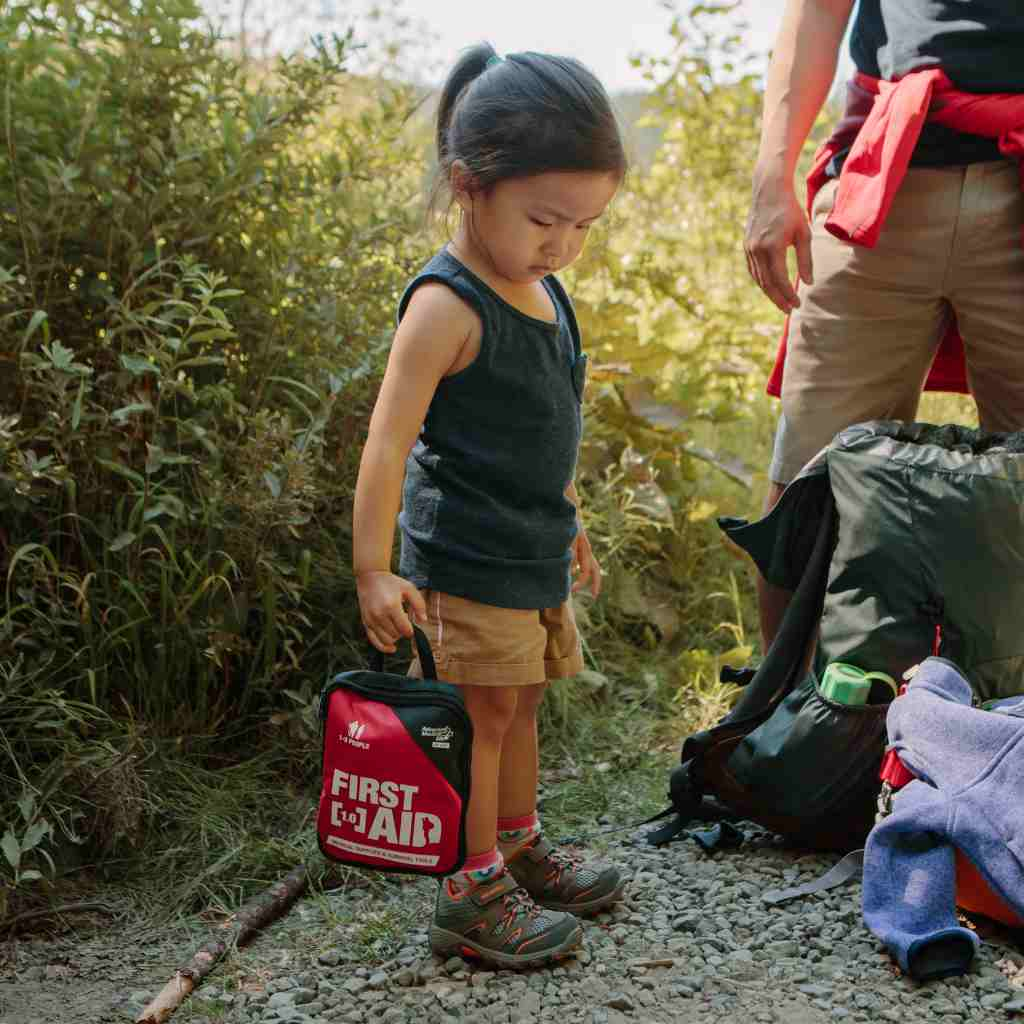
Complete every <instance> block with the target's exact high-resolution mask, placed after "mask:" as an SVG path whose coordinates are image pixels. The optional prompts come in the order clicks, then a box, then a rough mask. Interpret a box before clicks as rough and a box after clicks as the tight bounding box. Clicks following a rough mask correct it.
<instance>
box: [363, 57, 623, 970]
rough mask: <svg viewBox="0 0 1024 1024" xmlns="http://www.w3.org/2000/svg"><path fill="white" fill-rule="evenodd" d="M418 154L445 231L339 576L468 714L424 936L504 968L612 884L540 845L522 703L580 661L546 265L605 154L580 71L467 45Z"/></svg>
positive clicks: (381, 630)
mask: <svg viewBox="0 0 1024 1024" xmlns="http://www.w3.org/2000/svg"><path fill="white" fill-rule="evenodd" d="M437 152H438V161H439V173H440V178H439V181H440V182H441V183H442V184H443V185H445V186H447V188H448V191H449V193H450V198H451V200H453V201H454V203H455V204H457V206H458V208H459V211H460V221H459V226H458V229H457V230H456V232H455V234H454V237H453V238H452V240H451V241H450V242H449V243H448V245H446V246H445V247H444V248H443V249H442V250H441V251H440V252H439V253H438V254H437V255H436V256H434V258H433V259H432V260H431V261H430V262H429V263H428V264H427V265H426V267H424V269H423V270H422V271H421V273H420V274H419V275H418V276H417V277H416V278H415V279H414V280H413V281H412V282H411V284H410V285H409V286H408V288H407V289H406V292H405V294H404V296H403V297H402V300H401V302H400V304H399V309H398V319H399V326H398V330H397V332H396V334H395V339H394V343H393V346H392V349H391V355H390V358H389V360H388V366H387V371H386V372H385V375H384V381H383V383H382V385H381V390H380V395H379V397H378V399H377V404H376V407H375V409H374V411H373V416H372V418H371V421H370V430H369V436H368V438H367V442H366V448H365V450H364V451H363V456H362V462H361V465H360V469H359V480H358V483H357V485H356V496H355V513H354V566H355V572H356V580H357V585H358V591H359V605H360V609H361V612H362V618H363V623H364V624H365V626H366V631H367V634H368V636H369V638H370V641H371V643H373V644H374V646H376V647H377V648H378V649H379V650H381V651H385V652H393V651H394V650H395V643H396V641H397V640H398V638H399V636H410V635H411V634H412V625H411V622H410V617H409V615H410V613H411V616H412V618H414V619H415V620H416V621H417V622H418V623H420V624H421V625H422V626H423V628H424V629H425V630H426V632H427V635H428V637H429V638H430V642H431V646H432V648H433V652H434V657H435V659H436V661H437V668H438V675H439V677H440V678H442V679H445V680H448V681H449V682H452V683H456V684H458V685H459V686H460V688H461V690H462V694H463V696H464V698H465V703H466V707H467V710H468V712H469V715H470V718H471V719H472V722H473V729H474V741H473V757H472V769H471V797H470V804H469V809H468V815H467V838H468V853H469V857H468V859H467V861H466V863H465V866H464V868H463V870H462V871H460V872H459V873H458V874H456V875H453V876H451V877H449V878H446V879H445V880H444V882H443V883H442V885H441V887H440V891H439V893H438V898H437V905H436V908H435V911H434V919H433V924H432V927H431V931H430V941H431V945H432V947H433V949H434V950H435V952H437V953H439V954H441V955H442V956H449V955H452V954H456V955H465V956H470V957H475V958H477V959H480V960H483V961H485V962H487V963H489V964H491V965H493V966H497V967H513V968H514V967H525V966H530V965H534V964H538V963H544V962H548V961H552V960H556V959H559V958H560V957H562V956H565V955H566V954H568V953H569V952H571V951H572V950H573V949H575V948H576V947H577V946H579V945H580V943H581V940H582V929H581V928H580V925H579V922H578V921H577V920H576V917H575V916H574V915H576V914H587V913H593V912H595V911H597V910H599V909H601V908H603V907H606V906H608V905H609V904H611V903H613V902H614V901H616V900H618V899H619V898H620V896H621V892H622V884H621V880H620V877H619V873H618V871H617V870H616V869H615V868H613V867H604V868H598V867H590V866H586V865H583V864H581V863H579V862H578V861H577V860H576V859H575V858H572V857H570V856H567V855H566V854H565V853H563V852H561V851H559V850H556V849H554V848H553V847H552V846H551V844H550V843H549V842H548V841H547V840H546V839H545V838H544V837H543V835H542V834H541V829H540V824H539V822H538V820H537V708H538V706H539V704H540V701H541V698H542V697H543V695H544V690H545V684H546V682H547V681H548V680H551V679H562V678H565V677H567V676H572V675H575V674H576V673H577V672H579V671H580V670H581V669H582V667H583V662H582V658H581V654H580V643H579V638H578V636H577V633H576V625H575V622H574V620H573V614H572V606H571V604H570V603H569V594H570V577H571V574H572V573H573V572H575V574H576V577H577V578H576V580H575V583H573V584H572V589H573V590H577V589H579V588H580V587H582V586H585V585H589V586H590V588H591V590H592V592H593V593H594V595H595V596H596V595H597V594H598V592H599V591H600V584H601V571H600V568H599V567H598V565H597V562H596V561H595V559H594V556H593V553H592V551H591V548H590V543H589V541H588V540H587V535H586V533H585V532H584V530H583V527H582V525H581V523H580V521H579V516H578V511H577V506H578V498H577V494H576V489H575V486H574V484H573V476H574V472H575V468H576V458H577V453H578V449H579V442H580V430H581V414H580V403H581V401H582V397H583V383H584V377H585V372H584V371H585V367H586V357H585V356H584V355H583V354H582V352H581V351H580V335H579V328H578V327H577V324H576V319H575V316H574V314H573V309H572V305H571V303H570V302H569V298H568V296H567V295H566V293H565V291H564V290H563V288H562V285H561V284H560V283H559V281H558V279H557V278H556V277H555V276H554V272H555V271H558V270H562V269H563V268H564V267H567V266H569V264H570V263H572V262H573V260H575V259H576V257H577V256H579V254H580V251H581V250H582V248H583V243H584V240H585V239H586V236H587V231H588V229H589V228H590V226H591V225H592V224H593V223H594V222H595V221H596V220H597V219H598V217H600V216H601V214H602V213H603V212H604V210H605V208H606V207H607V206H608V203H609V202H610V201H611V199H612V196H613V195H614V194H615V192H616V190H617V189H618V187H619V184H620V183H621V181H622V177H623V174H624V173H625V170H626V159H625V155H624V152H623V146H622V140H621V138H620V135H619V130H618V127H617V125H616V121H615V117H614V115H613V113H612V110H611V107H610V104H609V102H608V97H607V95H606V94H605V92H604V89H603V88H602V87H601V85H600V83H599V82H598V81H597V80H596V79H595V78H594V76H593V75H592V74H591V73H590V72H589V71H587V70H586V69H585V68H584V67H583V66H582V65H580V64H579V63H577V62H576V61H574V60H570V59H567V58H564V57H552V56H547V55H543V54H537V53H517V54H510V55H509V56H507V57H505V58H504V59H503V58H500V57H498V56H497V54H496V53H495V52H494V50H493V49H492V48H491V47H490V46H487V45H480V46H477V47H475V48H474V49H472V50H470V51H468V52H467V53H466V54H465V55H464V56H463V57H462V59H461V60H460V61H459V62H458V63H457V64H456V66H455V68H454V69H453V70H452V72H451V74H450V75H449V77H448V81H447V82H446V84H445V86H444V90H443V93H442V96H441V102H440V107H439V110H438V119H437ZM403 480H404V486H403ZM400 505H401V515H400V516H399V519H398V522H399V525H400V527H401V530H402V549H401V560H400V566H399V575H397V576H396V575H393V574H392V573H391V571H390V565H391V547H392V537H393V531H394V522H395V516H396V515H397V514H398V512H399V506H400ZM407 609H408V612H407ZM416 672H418V667H417V666H416V665H415V664H414V665H413V667H412V668H411V669H410V673H416Z"/></svg>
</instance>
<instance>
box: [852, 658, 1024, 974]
mask: <svg viewBox="0 0 1024 1024" xmlns="http://www.w3.org/2000/svg"><path fill="white" fill-rule="evenodd" d="M886 721H887V724H888V729H889V742H890V744H891V745H892V746H893V747H895V748H896V751H897V753H898V754H899V756H900V758H901V760H902V761H903V763H904V764H905V765H906V766H907V767H908V768H909V769H910V770H911V771H912V772H913V773H914V774H915V775H916V776H917V779H915V780H914V781H913V782H910V783H909V784H908V785H907V786H905V787H904V788H903V789H902V790H900V792H899V793H898V794H897V795H896V798H895V800H894V802H893V813H892V814H891V815H890V816H889V817H888V818H886V819H885V820H884V821H882V822H881V823H880V824H878V825H876V826H875V828H874V829H872V831H871V834H870V835H869V836H868V841H867V846H866V848H865V853H864V923H865V924H866V925H867V926H868V928H870V929H871V931H872V932H873V933H874V934H875V935H876V936H877V937H878V938H879V939H881V941H882V942H884V943H885V945H886V946H887V947H888V949H889V952H890V953H891V954H892V955H893V957H894V958H895V959H896V960H897V961H898V962H899V965H900V967H901V968H902V969H903V970H904V971H906V972H907V973H908V974H910V975H911V976H912V977H915V978H919V979H926V978H937V977H947V976H949V975H952V974H962V973H963V972H965V971H966V970H967V969H968V968H969V966H970V963H971V960H972V959H973V957H974V953H975V951H976V949H977V946H978V937H977V936H976V935H975V933H974V932H972V931H970V930H968V929H967V928H961V927H960V926H959V925H958V924H957V920H956V906H955V899H956V869H955V861H954V847H957V848H959V849H960V850H961V851H962V852H963V853H964V854H966V855H967V857H969V858H970V860H971V861H973V862H974V864H975V866H976V867H977V868H978V870H979V871H980V872H981V874H982V875H983V876H984V878H985V880H986V881H987V882H988V883H989V885H990V886H991V887H992V888H993V890H995V892H997V893H998V894H999V895H1000V896H1001V897H1002V898H1003V899H1004V900H1005V901H1006V902H1007V903H1008V904H1009V905H1010V906H1011V907H1012V908H1013V909H1014V910H1015V911H1017V912H1018V913H1020V914H1024V801H1022V800H1021V794H1022V793H1024V718H1022V717H1018V716H1015V715H1013V714H1005V713H1004V714H995V713H993V712H991V711H982V710H981V709H979V708H974V707H972V706H971V687H970V685H969V684H968V682H967V680H966V679H964V677H963V675H962V674H961V673H960V670H959V669H958V668H957V667H956V666H955V665H954V664H952V662H949V661H947V660H946V659H944V658H928V659H926V660H925V661H924V662H922V664H921V667H920V669H919V670H918V672H917V675H915V676H914V679H913V681H912V682H911V684H910V686H909V687H908V689H907V692H906V694H905V695H904V696H902V697H900V698H898V699H897V700H894V701H893V702H892V705H891V706H890V708H889V712H888V716H887V718H886Z"/></svg>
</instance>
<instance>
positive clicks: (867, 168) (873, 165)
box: [768, 68, 1024, 396]
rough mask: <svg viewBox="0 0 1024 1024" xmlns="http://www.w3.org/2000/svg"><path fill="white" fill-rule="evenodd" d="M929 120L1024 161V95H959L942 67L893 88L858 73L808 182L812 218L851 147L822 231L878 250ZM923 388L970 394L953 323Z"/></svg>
mask: <svg viewBox="0 0 1024 1024" xmlns="http://www.w3.org/2000/svg"><path fill="white" fill-rule="evenodd" d="M925 121H931V122H934V123H936V124H943V125H946V126H947V127H949V128H952V129H954V130H956V131H960V132H966V133H969V134H971V135H983V136H985V137H987V138H994V139H998V140H999V149H1000V152H1002V153H1003V154H1004V155H1005V156H1007V157H1011V158H1015V159H1017V160H1021V158H1022V157H1024V94H1021V93H970V92H961V91H960V90H959V89H956V88H954V87H953V83H952V82H951V81H950V80H949V77H948V76H947V75H946V73H945V72H944V71H942V70H941V69H940V68H928V69H926V70H923V71H915V72H912V73H911V74H909V75H907V76H905V77H904V78H901V79H900V80H899V81H896V82H888V81H885V80H884V79H880V78H872V77H871V76H870V75H865V74H863V73H861V72H858V73H857V75H856V76H855V77H854V79H853V81H851V82H850V83H849V84H848V86H847V107H846V114H845V115H844V117H843V119H842V120H841V121H840V122H839V124H838V125H837V126H836V130H835V131H834V132H833V133H832V136H831V137H830V138H829V139H828V141H827V142H825V143H824V145H822V147H821V148H820V149H819V150H818V152H817V153H816V154H815V157H814V163H813V165H812V167H811V172H810V174H809V175H808V176H807V211H808V216H810V214H811V210H812V209H813V207H814V198H815V196H816V195H817V194H818V190H819V189H820V188H821V187H822V185H824V184H825V183H826V182H827V181H828V180H829V175H828V173H827V168H828V165H829V163H830V162H831V161H832V160H833V159H834V158H835V157H836V156H837V155H838V154H839V153H841V152H842V151H843V150H845V149H849V153H848V154H847V157H846V160H845V161H844V163H843V169H842V171H841V172H840V175H839V185H838V187H837V189H836V198H835V203H834V205H833V208H832V212H831V214H829V217H828V219H827V220H826V221H825V228H826V230H827V231H828V232H829V233H830V234H833V235H835V236H836V238H841V239H843V240H844V241H847V242H852V243H853V244H855V245H863V246H866V247H868V248H872V247H874V245H875V243H876V242H877V241H878V236H879V234H880V233H881V231H882V227H883V226H884V224H885V218H886V215H887V214H888V212H889V208H890V207H891V206H892V201H893V197H894V196H895V195H896V192H897V191H898V189H899V187H900V185H901V184H902V183H903V177H904V175H905V174H906V172H907V167H908V166H909V165H910V157H911V155H912V154H913V152H914V147H915V146H916V145H917V140H918V138H919V136H920V134H921V128H922V126H923V125H924V123H925ZM1021 187H1022V188H1024V163H1022V164H1021ZM1022 229H1024V225H1022ZM788 333H789V322H788V320H787V322H786V329H785V331H784V332H783V336H782V342H781V344H780V345H779V351H778V355H777V356H776V359H775V367H774V369H773V370H772V373H771V376H770V378H769V380H768V394H770V395H776V396H778V395H779V394H781V390H782V369H783V365H784V363H785V359H786V336H787V334H788ZM925 387H926V388H927V389H928V390H930V391H960V392H965V393H966V392H967V391H968V387H967V370H966V365H965V362H964V350H963V341H962V340H961V338H960V333H959V331H958V330H957V326H956V321H955V319H954V320H952V321H951V322H950V325H949V327H948V329H947V331H946V335H945V337H944V338H943V339H942V344H941V345H940V347H939V351H938V353H937V354H936V356H935V362H934V363H933V364H932V368H931V372H930V373H929V375H928V381H927V383H926V384H925Z"/></svg>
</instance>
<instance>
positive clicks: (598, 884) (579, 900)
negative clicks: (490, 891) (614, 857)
mask: <svg viewBox="0 0 1024 1024" xmlns="http://www.w3.org/2000/svg"><path fill="white" fill-rule="evenodd" d="M508 870H509V873H510V874H511V875H512V877H513V878H514V879H515V880H516V881H517V882H518V883H519V884H520V885H521V886H522V887H523V888H524V889H525V890H526V891H527V892H528V893H529V894H530V895H531V896H532V897H533V898H534V899H535V900H536V901H537V903H539V904H540V905H541V906H542V907H547V908H548V910H567V911H568V912H569V913H571V914H594V913H596V912H597V911H598V910H603V909H604V908H605V907H607V906H610V905H611V904H612V903H616V902H617V901H618V900H620V899H622V889H623V882H622V876H621V875H620V874H619V869H618V868H615V867H612V866H611V865H610V864H609V865H608V866H607V867H603V868H598V867H596V866H594V867H592V866H591V865H589V864H584V863H583V862H582V860H581V859H580V858H579V857H577V856H576V855H574V854H571V853H568V852H566V851H565V850H559V849H556V848H555V847H553V846H552V845H551V843H549V842H548V841H547V840H546V839H545V838H544V836H543V835H540V836H538V837H537V838H536V839H534V840H533V842H531V843H527V844H526V845H525V846H523V847H522V848H521V849H519V850H517V851H516V852H515V853H514V854H513V855H512V858H511V859H510V860H509V861H508Z"/></svg>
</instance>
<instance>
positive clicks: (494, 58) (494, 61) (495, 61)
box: [484, 53, 505, 71]
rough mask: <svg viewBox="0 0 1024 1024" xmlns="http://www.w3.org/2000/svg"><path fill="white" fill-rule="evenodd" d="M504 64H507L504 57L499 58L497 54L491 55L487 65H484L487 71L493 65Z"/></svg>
mask: <svg viewBox="0 0 1024 1024" xmlns="http://www.w3.org/2000/svg"><path fill="white" fill-rule="evenodd" d="M504 63H505V58H504V57H499V56H498V55H497V54H496V53H492V54H491V55H490V57H488V58H487V63H486V64H485V65H484V70H485V71H486V70H487V68H489V67H490V66H491V65H492V64H504Z"/></svg>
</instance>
